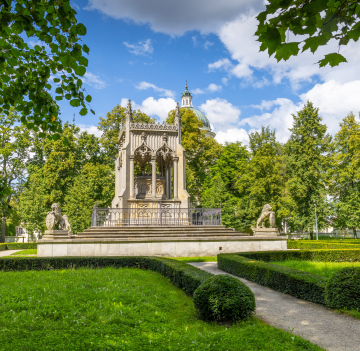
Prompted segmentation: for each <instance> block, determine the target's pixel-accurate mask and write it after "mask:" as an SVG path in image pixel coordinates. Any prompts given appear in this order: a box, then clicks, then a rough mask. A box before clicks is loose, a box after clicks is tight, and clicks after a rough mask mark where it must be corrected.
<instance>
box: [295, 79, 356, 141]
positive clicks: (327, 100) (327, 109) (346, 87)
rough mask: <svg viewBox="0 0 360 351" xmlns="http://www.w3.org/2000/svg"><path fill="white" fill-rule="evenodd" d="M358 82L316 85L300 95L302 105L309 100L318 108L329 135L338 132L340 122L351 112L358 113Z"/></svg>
mask: <svg viewBox="0 0 360 351" xmlns="http://www.w3.org/2000/svg"><path fill="white" fill-rule="evenodd" d="M359 96H360V80H355V81H352V82H348V83H344V84H341V83H338V82H335V81H334V80H330V81H328V82H326V83H324V84H316V85H315V86H314V87H313V88H312V89H311V90H309V91H308V92H307V93H305V94H302V95H300V98H301V100H302V102H303V104H304V103H305V102H306V101H307V100H309V101H311V102H312V103H313V104H314V106H315V107H318V108H319V114H320V116H322V117H323V121H324V122H325V124H326V125H327V127H328V131H329V132H330V133H331V134H334V133H336V132H337V131H338V130H339V123H340V122H341V120H342V119H343V118H344V117H345V116H346V115H347V114H348V113H349V112H350V111H352V112H353V113H354V114H355V115H358V114H359V112H360V99H359Z"/></svg>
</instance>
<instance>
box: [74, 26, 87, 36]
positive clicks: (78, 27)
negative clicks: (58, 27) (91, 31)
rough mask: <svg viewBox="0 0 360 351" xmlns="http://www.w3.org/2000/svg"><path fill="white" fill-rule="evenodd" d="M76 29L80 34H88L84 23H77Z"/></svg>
mask: <svg viewBox="0 0 360 351" xmlns="http://www.w3.org/2000/svg"><path fill="white" fill-rule="evenodd" d="M76 31H77V34H79V35H85V34H86V27H85V26H84V25H83V24H82V23H78V24H77V25H76Z"/></svg>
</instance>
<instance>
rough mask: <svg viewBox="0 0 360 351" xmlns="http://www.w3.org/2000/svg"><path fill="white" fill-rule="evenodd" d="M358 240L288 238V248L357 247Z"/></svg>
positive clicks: (359, 242)
mask: <svg viewBox="0 0 360 351" xmlns="http://www.w3.org/2000/svg"><path fill="white" fill-rule="evenodd" d="M359 244H360V241H355V240H353V241H345V242H344V241H343V242H341V241H330V240H324V241H322V240H319V241H314V240H288V242H287V247H288V249H300V250H319V249H327V250H329V249H357V248H360V246H359Z"/></svg>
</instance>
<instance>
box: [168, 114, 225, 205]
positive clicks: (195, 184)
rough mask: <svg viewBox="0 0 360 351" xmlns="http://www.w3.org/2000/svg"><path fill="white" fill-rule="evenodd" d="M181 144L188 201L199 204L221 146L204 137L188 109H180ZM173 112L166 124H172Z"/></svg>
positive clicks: (199, 123) (198, 121) (196, 120)
mask: <svg viewBox="0 0 360 351" xmlns="http://www.w3.org/2000/svg"><path fill="white" fill-rule="evenodd" d="M180 115H181V134H182V137H181V144H182V146H183V147H184V149H185V151H186V188H187V190H188V192H189V195H190V200H191V201H192V202H195V203H197V204H201V188H202V185H203V184H204V183H205V182H206V179H207V177H208V176H209V171H210V167H211V166H213V165H214V164H215V163H216V161H217V160H218V158H219V156H220V153H221V150H222V146H221V145H220V144H219V143H218V142H217V141H216V140H215V139H213V138H209V137H206V136H205V133H206V131H204V130H202V129H201V128H202V122H201V121H200V120H199V119H198V118H197V117H196V115H195V113H194V112H193V111H192V110H191V109H189V108H181V109H180ZM174 118H175V110H172V111H170V112H169V116H168V118H167V120H166V122H167V123H169V124H172V123H174Z"/></svg>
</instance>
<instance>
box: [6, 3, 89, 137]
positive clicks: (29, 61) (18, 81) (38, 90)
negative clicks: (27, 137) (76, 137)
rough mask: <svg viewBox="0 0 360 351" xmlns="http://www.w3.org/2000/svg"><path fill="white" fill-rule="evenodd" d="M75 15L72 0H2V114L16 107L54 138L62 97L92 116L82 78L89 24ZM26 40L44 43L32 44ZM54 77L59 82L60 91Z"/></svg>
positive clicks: (28, 124) (27, 123) (24, 118)
mask: <svg viewBox="0 0 360 351" xmlns="http://www.w3.org/2000/svg"><path fill="white" fill-rule="evenodd" d="M75 15H76V11H75V10H74V9H73V8H72V7H71V6H70V0H62V1H57V0H46V1H44V0H16V1H15V0H4V1H2V2H1V4H0V48H1V50H0V82H1V83H0V113H4V114H9V112H10V107H14V108H15V110H16V111H18V112H19V113H21V115H22V117H21V121H22V123H23V124H24V125H25V126H26V127H27V128H29V129H33V130H35V131H36V132H37V131H40V134H39V135H40V136H41V137H45V135H46V134H45V132H49V131H50V132H54V133H55V134H54V135H53V138H55V140H56V139H59V137H60V135H59V134H60V133H61V132H62V127H61V121H60V119H59V114H60V111H59V106H58V104H57V101H59V100H62V99H63V98H64V97H65V99H67V100H70V105H71V106H74V107H77V106H82V109H81V110H80V115H86V114H87V112H88V110H87V105H88V103H89V102H91V96H89V95H87V96H85V94H84V89H83V88H82V84H83V82H82V80H81V77H82V76H84V74H85V73H86V67H87V65H88V60H87V58H86V57H84V56H83V52H84V53H87V54H88V53H89V48H88V47H87V46H86V45H82V44H81V36H83V35H85V34H86V27H85V26H84V25H83V24H82V23H77V21H76V18H75ZM24 38H28V39H29V40H30V39H31V40H33V41H36V42H39V44H36V45H35V46H34V47H33V48H30V47H29V42H28V40H25V39H24ZM51 75H54V76H55V78H54V79H53V82H54V83H57V84H58V85H57V87H56V89H55V91H53V86H52V84H51V82H52V78H51ZM54 95H55V99H54V98H53V96H54ZM92 112H93V111H92ZM93 113H94V112H93ZM48 137H51V135H50V134H48Z"/></svg>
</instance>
